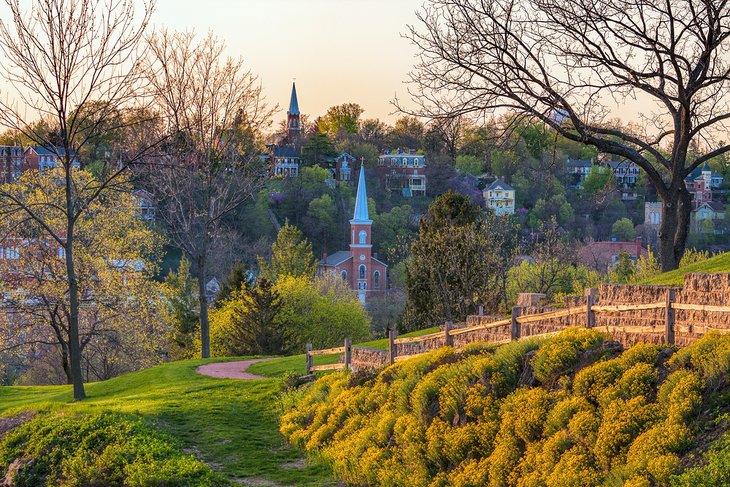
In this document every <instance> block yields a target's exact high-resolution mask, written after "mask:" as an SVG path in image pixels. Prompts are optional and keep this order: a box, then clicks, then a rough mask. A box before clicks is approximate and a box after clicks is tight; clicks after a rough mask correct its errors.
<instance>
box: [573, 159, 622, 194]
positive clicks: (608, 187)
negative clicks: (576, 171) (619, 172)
mask: <svg viewBox="0 0 730 487" xmlns="http://www.w3.org/2000/svg"><path fill="white" fill-rule="evenodd" d="M615 188H616V179H615V178H614V177H613V173H612V172H611V171H610V170H609V169H608V168H605V167H603V166H593V167H592V168H591V172H590V174H588V176H586V179H585V181H583V188H582V190H581V195H583V196H584V197H587V198H594V197H596V196H598V195H599V194H603V193H606V192H608V191H612V190H613V189H615Z"/></svg>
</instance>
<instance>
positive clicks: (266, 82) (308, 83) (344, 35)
mask: <svg viewBox="0 0 730 487" xmlns="http://www.w3.org/2000/svg"><path fill="white" fill-rule="evenodd" d="M21 1H22V0H21ZM422 3H423V0H204V1H200V0H157V9H156V12H155V14H154V17H153V23H154V26H155V27H157V28H159V27H167V28H169V29H174V30H194V31H195V32H196V33H198V34H200V35H201V36H203V35H205V34H206V33H207V32H208V31H212V32H214V33H215V34H216V35H217V36H218V37H219V38H220V39H221V40H223V41H225V43H226V46H227V52H228V53H229V54H230V55H231V56H234V57H238V56H241V57H243V59H244V62H245V64H246V65H247V66H248V67H249V68H250V69H251V70H252V71H253V72H254V73H256V74H258V75H259V76H260V78H261V82H262V85H263V88H264V93H265V95H266V99H267V101H268V102H270V103H272V104H278V105H279V108H280V110H279V112H278V113H277V114H276V115H275V117H274V121H275V122H278V121H279V120H280V119H282V118H284V117H285V114H286V109H287V108H288V107H289V96H290V93H291V83H292V80H293V79H294V78H296V84H297V95H298V98H299V108H300V110H301V112H302V113H304V114H307V115H309V116H310V118H311V119H314V118H315V117H317V116H319V115H323V114H324V113H325V112H326V111H327V108H329V107H331V106H333V105H339V104H341V103H349V102H353V103H358V104H360V106H362V107H363V108H364V109H365V112H364V114H363V118H380V119H381V120H384V121H386V122H389V123H392V122H393V121H394V120H395V119H396V118H397V115H394V114H392V112H393V111H394V108H393V106H392V105H391V101H392V100H393V99H394V97H395V96H396V95H398V96H399V97H400V98H404V97H406V96H407V93H406V86H405V85H404V84H403V82H404V81H405V80H406V79H407V74H408V71H409V70H410V69H411V68H412V66H413V65H414V55H415V53H416V50H415V48H414V47H413V46H412V45H411V44H410V41H408V40H407V39H404V38H402V37H401V35H402V34H403V33H405V32H406V29H407V25H408V24H413V23H414V22H415V21H416V18H415V14H414V12H415V11H416V10H417V9H418V8H419V7H420V6H421V5H422Z"/></svg>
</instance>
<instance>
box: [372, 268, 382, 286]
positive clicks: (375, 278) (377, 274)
mask: <svg viewBox="0 0 730 487" xmlns="http://www.w3.org/2000/svg"><path fill="white" fill-rule="evenodd" d="M373 287H374V288H376V289H377V288H379V287H380V271H375V272H373Z"/></svg>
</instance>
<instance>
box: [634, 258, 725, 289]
mask: <svg viewBox="0 0 730 487" xmlns="http://www.w3.org/2000/svg"><path fill="white" fill-rule="evenodd" d="M690 272H707V273H709V272H730V252H725V253H723V254H720V255H716V256H715V257H712V258H710V259H707V260H705V261H702V262H696V263H694V264H690V265H688V266H686V267H682V268H681V269H676V270H673V271H670V272H664V273H662V274H659V275H658V276H654V277H652V278H650V279H647V280H646V281H643V282H641V283H640V284H656V285H663V286H681V285H682V284H684V275H685V274H687V273H690Z"/></svg>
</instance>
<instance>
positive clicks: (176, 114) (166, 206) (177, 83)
mask: <svg viewBox="0 0 730 487" xmlns="http://www.w3.org/2000/svg"><path fill="white" fill-rule="evenodd" d="M149 45H150V54H151V59H150V63H149V66H148V67H147V72H148V77H149V80H150V85H151V87H152V89H153V97H154V99H155V104H156V106H157V109H158V110H160V112H161V115H162V117H163V120H164V123H165V124H166V126H167V131H168V133H169V134H171V137H170V139H169V141H168V143H167V144H166V145H165V147H164V148H163V152H162V154H161V155H160V156H159V157H158V158H156V160H155V163H154V164H152V165H150V166H149V176H150V179H149V181H150V187H151V189H152V191H153V193H154V194H155V196H156V199H157V201H158V202H159V206H160V209H159V210H160V211H159V212H158V214H159V216H160V217H161V218H162V219H163V221H164V222H165V223H166V225H167V228H168V231H169V235H170V237H171V238H172V240H173V241H174V242H175V243H176V244H177V245H178V246H179V247H180V248H181V249H182V250H183V252H185V254H186V255H187V256H188V258H189V260H190V262H191V263H192V265H193V268H194V269H195V273H196V274H197V278H198V284H199V303H200V337H201V343H202V350H201V352H202V356H203V357H204V358H206V357H209V356H210V333H209V323H208V301H207V292H206V282H207V280H208V261H209V259H210V258H211V254H213V251H214V245H215V244H216V242H217V240H218V239H219V237H220V236H221V232H222V223H223V220H224V218H225V217H226V216H228V215H230V214H231V213H232V212H233V211H234V210H236V209H237V208H239V207H240V206H241V204H242V203H244V202H245V201H246V200H247V199H248V198H250V197H251V196H252V195H253V194H254V192H255V191H256V190H257V189H258V188H259V187H260V185H261V184H262V183H263V182H264V181H265V180H266V176H267V175H268V173H269V171H268V167H267V165H266V164H265V163H264V161H263V159H262V158H261V155H260V154H261V150H260V149H261V147H260V145H259V142H260V135H261V129H262V128H263V127H264V126H266V125H268V124H269V123H270V119H271V113H272V110H271V109H270V108H268V107H267V106H266V104H265V103H264V100H263V96H262V94H261V86H260V85H259V82H258V77H256V76H255V75H253V74H252V73H251V72H250V71H248V70H246V69H244V67H243V62H242V61H241V60H240V59H235V60H234V59H231V58H226V57H224V55H223V49H224V46H223V44H222V43H221V42H219V41H218V40H217V39H216V38H215V37H213V36H212V35H208V36H207V37H206V38H205V39H204V40H203V41H202V42H200V43H196V41H195V36H194V35H193V34H191V33H169V32H162V33H160V34H159V35H155V36H153V37H152V38H150V40H149Z"/></svg>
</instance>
